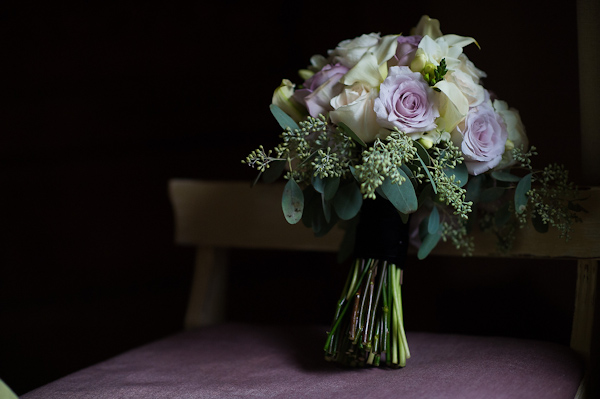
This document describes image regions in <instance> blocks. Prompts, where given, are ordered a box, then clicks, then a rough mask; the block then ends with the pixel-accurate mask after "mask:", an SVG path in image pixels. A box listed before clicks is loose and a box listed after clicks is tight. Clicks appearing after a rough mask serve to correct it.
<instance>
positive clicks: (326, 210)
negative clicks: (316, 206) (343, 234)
mask: <svg viewBox="0 0 600 399" xmlns="http://www.w3.org/2000/svg"><path fill="white" fill-rule="evenodd" d="M321 206H322V207H323V215H325V221H326V222H327V223H329V222H331V214H332V212H331V201H327V200H326V199H325V194H321Z"/></svg>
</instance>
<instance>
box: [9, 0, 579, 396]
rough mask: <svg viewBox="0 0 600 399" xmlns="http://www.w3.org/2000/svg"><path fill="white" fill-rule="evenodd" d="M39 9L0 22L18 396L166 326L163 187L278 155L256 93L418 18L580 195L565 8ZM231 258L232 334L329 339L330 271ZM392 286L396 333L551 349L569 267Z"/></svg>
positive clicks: (496, 267) (566, 298)
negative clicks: (315, 60)
mask: <svg viewBox="0 0 600 399" xmlns="http://www.w3.org/2000/svg"><path fill="white" fill-rule="evenodd" d="M52 3H55V2H49V3H48V4H45V3H41V2H38V3H31V2H16V1H14V2H8V1H7V2H3V3H2V5H1V6H0V49H1V53H0V60H1V61H0V71H1V77H0V82H1V87H0V91H1V94H0V95H1V96H2V99H3V100H4V101H3V105H2V107H0V165H1V166H0V192H1V194H0V234H1V236H0V245H1V247H0V378H2V379H3V380H4V381H5V382H6V383H7V384H8V385H9V386H11V387H12V388H13V389H14V390H15V391H16V392H17V393H18V394H21V393H24V392H27V391H29V390H31V389H33V388H35V387H37V386H40V385H42V384H45V383H48V382H50V381H52V380H54V379H57V378H60V377H61V376H64V375H65V374H67V373H70V372H73V371H76V370H78V369H80V368H82V367H85V366H88V365H91V364H93V363H96V362H98V361H101V360H104V359H106V358H108V357H111V356H114V355H116V354H118V353H120V352H122V351H125V350H127V349H129V348H132V347H135V346H138V345H141V344H144V343H147V342H149V341H152V340H155V339H159V338H161V337H164V336H166V335H169V334H172V333H174V332H176V331H179V330H180V329H181V328H182V320H183V315H184V311H185V305H186V300H187V295H188V292H189V281H190V277H191V272H192V269H191V267H192V260H193V250H191V249H190V248H179V247H176V246H175V245H174V244H173V243H172V242H173V219H172V213H171V212H172V210H171V207H170V204H169V202H168V198H167V189H166V188H167V182H168V180H169V179H170V178H176V177H177V178H182V177H183V178H202V179H230V180H248V181H250V180H251V179H252V178H253V177H254V172H253V171H252V170H250V169H249V168H247V167H244V166H243V165H242V164H241V163H240V160H241V159H242V158H244V157H245V155H246V154H247V153H248V152H249V151H251V150H252V149H254V148H256V147H257V146H258V145H259V144H265V145H267V146H268V145H271V144H274V143H276V142H277V134H278V127H277V124H276V122H275V121H274V120H273V119H272V117H271V115H270V113H269V111H268V105H269V104H270V101H271V95H272V92H273V90H274V88H275V87H277V86H278V85H279V83H280V81H281V79H282V78H289V79H291V80H293V81H295V82H297V83H300V81H299V79H298V78H297V74H296V71H297V70H298V69H299V68H303V67H305V66H306V65H307V64H308V61H309V58H310V56H311V55H313V54H315V53H320V54H325V52H326V51H327V49H330V48H333V47H335V45H336V44H337V43H338V42H339V41H341V40H343V39H350V38H353V37H356V36H358V35H360V34H362V33H369V32H381V33H382V34H392V33H401V32H404V33H408V31H409V29H410V28H411V27H412V26H414V25H415V24H416V23H417V22H418V20H419V18H420V16H421V15H422V14H428V15H430V16H432V17H434V18H438V19H440V20H441V24H442V31H443V32H445V33H456V34H460V35H464V36H472V37H475V38H476V39H477V41H478V42H479V44H480V45H481V48H482V49H481V50H478V49H477V48H476V47H475V46H473V45H471V46H470V47H468V48H467V49H466V50H465V51H466V53H467V55H468V56H469V57H470V58H471V60H473V61H474V62H475V64H476V65H477V66H478V67H479V68H480V69H482V70H484V71H486V72H487V73H488V76H489V77H488V78H487V79H486V80H485V82H484V84H485V85H486V87H488V88H490V89H492V90H493V91H495V92H496V93H497V94H498V96H499V97H500V98H501V99H504V100H506V101H507V102H508V103H509V105H511V106H513V107H515V108H517V109H519V110H520V112H521V116H522V118H523V121H524V123H525V124H526V126H527V128H528V134H529V137H530V139H531V142H532V143H533V144H535V145H536V146H537V147H538V149H539V152H540V155H539V156H538V157H537V159H536V164H538V165H544V164H547V163H549V162H554V161H557V160H559V161H560V162H564V163H565V164H566V165H568V167H569V169H570V170H571V171H572V176H573V179H574V180H575V181H576V182H579V183H585V182H581V181H578V175H579V172H580V170H579V153H580V150H579V145H580V144H579V113H578V102H579V97H578V84H579V80H578V70H577V67H578V66H577V32H576V10H575V2H562V3H556V2H555V3H554V5H552V6H548V5H544V6H543V7H539V6H536V5H535V4H534V3H531V4H530V3H525V2H522V1H516V0H510V1H504V2H487V3H485V8H484V9H482V7H483V6H482V5H481V4H482V3H471V2H461V1H458V2H457V1H453V2H448V1H428V2H410V3H409V2H381V3H377V4H376V3H373V2H371V3H364V2H362V3H361V4H362V5H360V6H359V5H357V4H355V3H351V2H337V3H336V2H327V3H324V2H319V3H318V4H317V3H315V2H305V1H285V2H284V1H279V2H270V3H269V4H268V5H267V4H259V3H257V2H241V1H219V2H216V3H215V4H211V5H210V7H208V6H206V4H207V3H206V2H202V3H201V2H196V4H189V5H186V6H182V5H174V4H163V5H160V4H158V5H157V4H154V5H149V4H136V5H134V4H130V3H127V2H118V3H116V4H106V3H101V4H100V3H96V2H79V3H76V4H71V5H68V6H67V5H63V4H52ZM474 4H479V5H477V6H476V5H474ZM274 211H275V210H274ZM233 259H234V266H233V273H232V276H233V277H232V284H233V285H234V286H235V285H236V284H237V286H238V287H244V289H245V290H246V291H243V290H242V291H240V290H238V293H239V295H240V296H241V297H243V298H244V300H243V301H239V302H238V305H240V306H237V307H236V310H235V311H233V312H232V313H231V315H232V317H233V318H235V319H239V320H254V321H261V322H323V323H327V322H328V321H329V320H328V318H329V316H330V312H331V309H330V308H329V307H327V306H325V305H323V304H324V303H332V302H328V301H329V300H330V298H334V297H337V289H335V290H332V289H331V287H335V286H336V284H337V282H338V281H339V279H338V276H340V275H342V276H343V274H344V273H345V270H344V269H343V265H342V266H338V265H336V264H335V257H334V256H333V255H324V254H302V255H294V256H290V255H289V254H284V253H278V252H275V253H269V254H266V253H257V252H251V251H245V252H244V251H237V252H236V253H235V254H234V257H233ZM292 259H293V260H292ZM414 263H416V262H414ZM259 264H260V266H261V268H258V267H256V266H257V265H259ZM323 264H325V265H331V268H329V267H327V268H326V271H323V266H322V265H323ZM524 266H531V267H524ZM407 273H408V272H407ZM265 276H266V277H267V278H266V280H265ZM273 276H279V277H280V278H281V279H283V280H284V282H285V285H281V284H275V283H273V282H272V281H271V280H269V279H272V278H273ZM407 276H408V277H407V280H405V281H406V282H405V288H404V295H405V301H404V302H405V308H406V311H405V314H406V318H407V321H406V324H407V325H408V326H412V327H409V329H413V330H431V331H450V332H475V333H482V334H506V335H513V336H524V337H530V336H540V337H542V338H543V339H548V340H552V341H556V342H563V343H568V337H569V333H570V327H569V325H570V324H569V323H570V317H571V312H572V307H573V300H572V297H573V296H572V294H573V292H574V285H575V283H574V277H575V268H574V267H573V264H572V263H569V264H567V265H562V264H548V263H547V262H535V263H532V262H528V261H522V262H511V263H510V265H506V264H504V263H502V264H485V265H484V264H481V261H480V260H478V259H462V258H456V259H451V260H450V259H437V258H433V257H432V258H431V259H429V260H427V261H425V262H422V263H419V264H418V265H414V267H412V268H411V271H410V274H407ZM342 278H343V277H342ZM257 280H259V281H260V282H259V281H257ZM265 281H267V283H265ZM242 282H243V284H242ZM261 283H262V284H269V287H271V288H272V287H280V291H277V289H275V290H273V291H268V290H265V289H264V286H260V284H261ZM307 285H309V286H310V287H312V288H313V289H314V290H315V291H314V292H315V294H314V295H312V296H306V293H305V291H304V290H303V288H305V287H306V286H307ZM281 287H285V289H281ZM334 291H335V292H334ZM267 293H269V294H268V295H267ZM251 294H252V295H251ZM278 295H288V298H292V299H291V300H289V301H286V304H287V306H289V307H290V310H289V311H288V312H286V311H283V310H285V309H281V305H280V303H281V302H282V301H279V300H278ZM249 296H252V297H254V298H255V299H254V302H248V301H246V299H247V297H249ZM321 299H322V300H321ZM273 304H277V306H279V307H280V308H275V309H274V311H273V312H272V313H270V312H266V310H265V309H267V308H269V309H272V308H271V307H270V306H271V305H273Z"/></svg>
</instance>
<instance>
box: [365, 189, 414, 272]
mask: <svg viewBox="0 0 600 399" xmlns="http://www.w3.org/2000/svg"><path fill="white" fill-rule="evenodd" d="M409 227H410V223H409V222H407V223H406V224H405V223H403V222H402V218H401V217H400V215H399V214H398V211H397V210H396V208H395V207H394V206H393V205H392V203H391V202H390V201H388V200H387V199H385V198H381V197H379V196H378V197H377V198H376V199H374V200H372V199H367V200H365V201H364V202H363V205H362V208H361V210H360V219H359V222H358V226H357V228H356V240H355V243H354V256H355V257H356V258H364V259H370V258H371V259H379V260H383V261H388V262H389V263H392V264H395V265H396V266H398V267H401V268H404V261H405V259H406V254H407V252H408V245H409Z"/></svg>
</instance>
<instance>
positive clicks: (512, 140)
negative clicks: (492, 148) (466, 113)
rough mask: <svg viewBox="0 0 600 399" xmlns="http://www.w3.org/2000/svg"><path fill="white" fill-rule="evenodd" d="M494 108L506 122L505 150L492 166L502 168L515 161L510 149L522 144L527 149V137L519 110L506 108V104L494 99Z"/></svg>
mask: <svg viewBox="0 0 600 399" xmlns="http://www.w3.org/2000/svg"><path fill="white" fill-rule="evenodd" d="M494 110H495V111H496V113H497V114H499V115H500V116H501V117H502V119H503V120H504V123H505V124H506V130H508V140H507V141H506V150H505V151H504V154H503V155H502V160H501V161H500V164H498V166H496V167H495V168H494V169H503V168H506V167H508V166H512V165H514V164H515V163H516V161H515V160H514V159H513V156H512V149H513V148H515V147H520V146H523V148H524V149H525V150H527V149H528V148H529V139H528V138H527V134H526V133H525V125H523V122H522V121H521V116H520V115H519V111H517V110H516V109H514V108H508V104H507V103H506V102H505V101H501V100H494Z"/></svg>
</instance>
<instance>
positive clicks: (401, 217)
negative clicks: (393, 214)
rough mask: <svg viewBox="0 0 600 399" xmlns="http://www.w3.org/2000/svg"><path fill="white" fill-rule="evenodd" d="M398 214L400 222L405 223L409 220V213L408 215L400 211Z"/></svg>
mask: <svg viewBox="0 0 600 399" xmlns="http://www.w3.org/2000/svg"><path fill="white" fill-rule="evenodd" d="M398 215H400V219H402V223H404V224H407V223H408V222H409V221H410V215H408V214H406V213H402V212H398Z"/></svg>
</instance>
